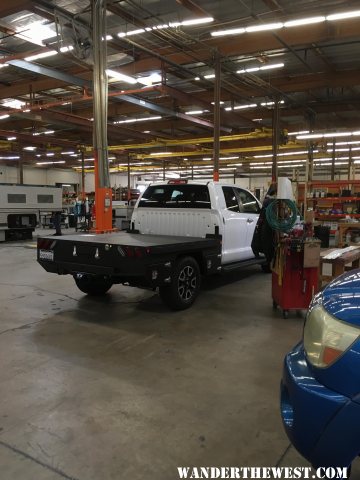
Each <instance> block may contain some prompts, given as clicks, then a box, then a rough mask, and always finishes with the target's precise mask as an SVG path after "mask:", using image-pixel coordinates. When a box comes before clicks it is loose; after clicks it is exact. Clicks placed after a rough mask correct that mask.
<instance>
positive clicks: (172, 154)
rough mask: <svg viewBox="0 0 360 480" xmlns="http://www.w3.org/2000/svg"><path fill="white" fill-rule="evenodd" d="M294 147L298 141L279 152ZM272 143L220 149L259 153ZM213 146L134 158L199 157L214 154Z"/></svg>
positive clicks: (139, 155) (223, 152) (285, 146)
mask: <svg viewBox="0 0 360 480" xmlns="http://www.w3.org/2000/svg"><path fill="white" fill-rule="evenodd" d="M294 147H297V148H298V147H299V145H298V144H296V143H293V142H292V143H289V144H287V145H284V146H283V147H281V148H280V150H279V153H281V152H283V151H289V150H292V149H293V148H294ZM272 149H273V147H272V145H266V146H262V147H258V146H257V147H234V148H222V149H221V150H220V154H221V155H229V154H231V153H257V152H272ZM212 152H213V149H212V148H204V149H203V150H201V151H199V150H194V151H187V152H169V153H166V152H161V154H160V155H151V154H150V153H138V154H136V153H135V154H133V155H132V158H133V159H136V160H143V159H144V158H152V159H153V160H154V161H155V160H159V159H160V160H165V159H166V158H176V157H185V158H187V157H199V156H201V155H210V154H212Z"/></svg>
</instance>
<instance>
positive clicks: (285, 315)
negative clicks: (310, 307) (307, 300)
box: [283, 310, 289, 318]
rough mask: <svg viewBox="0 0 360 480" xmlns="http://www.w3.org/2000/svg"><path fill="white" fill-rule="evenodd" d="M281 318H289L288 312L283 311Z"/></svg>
mask: <svg viewBox="0 0 360 480" xmlns="http://www.w3.org/2000/svg"><path fill="white" fill-rule="evenodd" d="M283 318H289V310H283Z"/></svg>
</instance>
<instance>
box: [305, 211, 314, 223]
mask: <svg viewBox="0 0 360 480" xmlns="http://www.w3.org/2000/svg"><path fill="white" fill-rule="evenodd" d="M304 220H305V223H314V220H315V212H314V210H307V211H306V212H305V213H304Z"/></svg>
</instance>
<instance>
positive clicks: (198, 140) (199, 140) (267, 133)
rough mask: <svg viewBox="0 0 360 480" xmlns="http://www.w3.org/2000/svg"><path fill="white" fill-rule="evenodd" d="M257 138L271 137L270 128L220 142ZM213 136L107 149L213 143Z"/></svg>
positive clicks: (158, 141)
mask: <svg viewBox="0 0 360 480" xmlns="http://www.w3.org/2000/svg"><path fill="white" fill-rule="evenodd" d="M259 138H272V129H271V128H263V129H261V130H255V131H254V132H250V133H241V134H238V135H223V136H221V137H220V142H233V141H236V140H256V139H259ZM213 142H214V137H201V138H186V139H180V140H165V139H163V140H162V139H158V140H154V141H152V142H147V143H130V144H124V145H110V146H109V147H108V148H109V151H110V152H111V151H114V150H136V149H139V148H154V147H159V148H160V147H175V146H181V145H197V144H202V143H213Z"/></svg>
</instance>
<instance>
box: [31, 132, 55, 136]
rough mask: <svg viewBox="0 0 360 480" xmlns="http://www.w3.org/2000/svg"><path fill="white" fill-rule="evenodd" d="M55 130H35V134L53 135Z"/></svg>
mask: <svg viewBox="0 0 360 480" xmlns="http://www.w3.org/2000/svg"><path fill="white" fill-rule="evenodd" d="M54 132H55V130H44V131H43V132H34V133H33V136H34V137H38V136H39V135H51V134H52V133H54Z"/></svg>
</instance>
